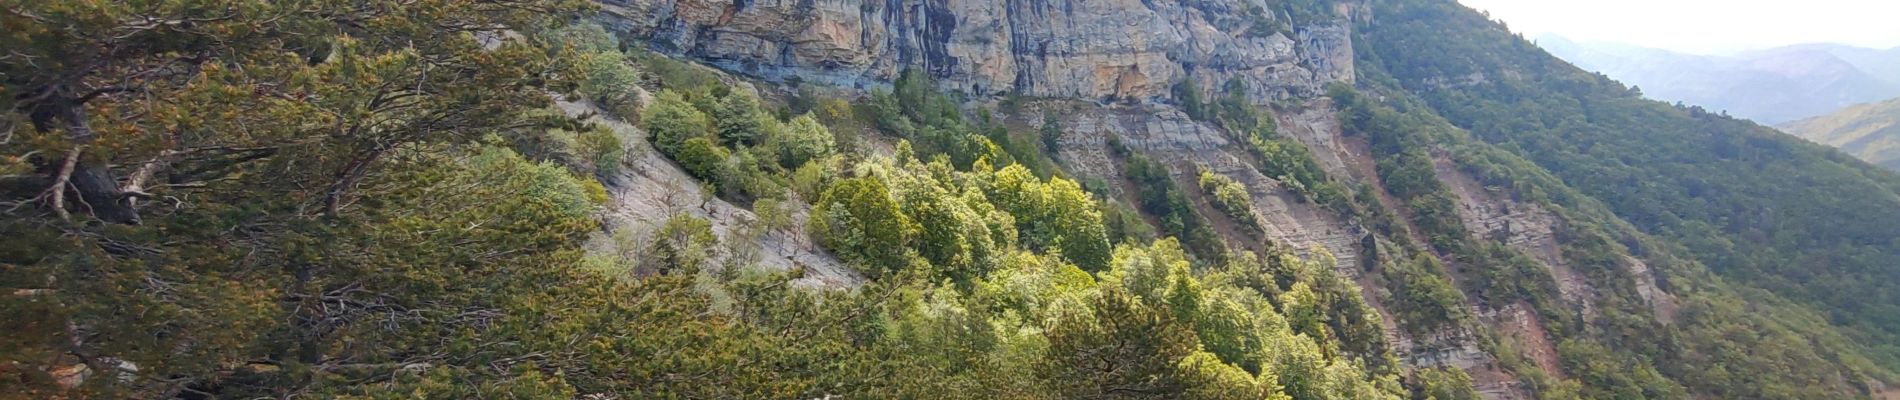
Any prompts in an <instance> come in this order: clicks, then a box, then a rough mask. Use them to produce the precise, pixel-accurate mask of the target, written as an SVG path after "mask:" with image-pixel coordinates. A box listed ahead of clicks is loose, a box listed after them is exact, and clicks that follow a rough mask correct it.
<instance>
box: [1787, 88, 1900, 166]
mask: <svg viewBox="0 0 1900 400" xmlns="http://www.w3.org/2000/svg"><path fill="white" fill-rule="evenodd" d="M1777 128H1779V129H1781V131H1782V132H1787V133H1788V134H1791V135H1795V136H1799V137H1801V138H1803V139H1807V140H1812V141H1814V142H1815V143H1820V144H1825V145H1829V146H1834V147H1837V148H1840V149H1841V151H1845V152H1847V154H1853V155H1854V156H1855V157H1860V159H1862V160H1867V162H1870V163H1874V164H1877V165H1880V166H1883V167H1887V168H1889V169H1895V170H1900V98H1896V99H1892V100H1887V101H1882V102H1877V103H1868V104H1861V105H1856V106H1853V107H1848V108H1845V109H1842V110H1840V111H1838V112H1835V113H1833V114H1828V115H1823V116H1819V117H1813V118H1808V119H1803V120H1800V121H1794V122H1789V123H1786V124H1781V125H1779V126H1777Z"/></svg>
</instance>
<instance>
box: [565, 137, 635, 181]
mask: <svg viewBox="0 0 1900 400" xmlns="http://www.w3.org/2000/svg"><path fill="white" fill-rule="evenodd" d="M574 145H575V147H576V149H575V151H576V152H577V153H579V155H580V156H581V157H583V158H586V159H587V162H588V163H591V164H593V166H594V171H595V173H600V174H605V173H611V172H613V171H615V170H618V169H619V168H620V163H621V162H623V161H625V159H626V157H627V147H626V145H625V144H624V143H621V141H620V136H619V135H616V134H614V131H613V129H609V128H606V127H594V129H588V130H585V131H581V132H580V133H579V134H576V135H575V136H574Z"/></svg>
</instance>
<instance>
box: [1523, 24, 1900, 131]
mask: <svg viewBox="0 0 1900 400" xmlns="http://www.w3.org/2000/svg"><path fill="white" fill-rule="evenodd" d="M1537 45H1538V46H1539V47H1543V48H1544V49H1545V50H1546V51H1549V52H1550V53H1551V54H1552V55H1555V56H1557V57H1559V58H1563V59H1564V60H1566V61H1569V62H1571V63H1573V64H1576V65H1577V66H1578V67H1582V68H1584V69H1587V70H1591V71H1596V72H1601V73H1603V74H1604V75H1608V76H1609V77H1610V78H1613V79H1616V80H1619V81H1623V82H1624V83H1626V84H1630V85H1633V86H1637V87H1640V88H1642V89H1643V92H1644V93H1645V95H1647V96H1648V97H1650V98H1654V99H1657V100H1663V101H1672V102H1673V101H1680V102H1683V103H1687V104H1691V105H1698V106H1702V107H1703V108H1707V109H1709V110H1711V111H1726V112H1728V113H1729V114H1730V115H1734V116H1738V117H1742V118H1748V119H1752V120H1756V121H1760V122H1762V123H1764V124H1779V123H1785V122H1789V121H1793V120H1797V119H1801V118H1807V117H1812V116H1818V115H1823V114H1827V113H1830V112H1834V111H1835V110H1839V109H1841V108H1843V107H1847V106H1850V105H1854V104H1861V103H1867V102H1873V101H1879V100H1883V99H1888V98H1893V97H1900V48H1895V49H1885V50H1879V49H1869V48H1862V47H1853V46H1847V45H1840V44H1802V45H1793V46H1786V47H1778V48H1773V49H1767V50H1757V51H1749V52H1743V53H1739V54H1735V55H1725V56H1708V55H1695V54H1685V53H1677V52H1673V51H1668V50H1662V49H1655V48H1647V47H1640V46H1633V45H1627V44H1620V43H1607V42H1576V41H1572V40H1569V39H1566V38H1564V37H1561V36H1556V35H1544V36H1541V37H1539V38H1537Z"/></svg>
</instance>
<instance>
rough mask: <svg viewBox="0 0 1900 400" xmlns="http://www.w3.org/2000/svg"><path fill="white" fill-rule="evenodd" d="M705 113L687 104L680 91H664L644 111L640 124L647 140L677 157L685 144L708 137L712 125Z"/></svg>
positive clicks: (663, 151) (665, 152) (642, 111)
mask: <svg viewBox="0 0 1900 400" xmlns="http://www.w3.org/2000/svg"><path fill="white" fill-rule="evenodd" d="M708 121H709V120H708V119H707V118H706V114H705V113H703V112H700V111H699V109H698V108H695V107H693V104H692V103H688V102H687V101H686V98H685V97H684V96H682V95H680V93H679V92H674V91H672V90H662V91H660V94H659V95H657V96H654V99H653V104H650V105H647V106H646V107H645V108H644V109H642V110H641V114H640V125H641V128H644V129H646V131H647V140H651V141H652V142H653V147H654V148H657V149H659V150H660V152H661V153H664V154H669V155H670V154H678V153H679V152H680V150H681V148H682V147H683V146H684V145H685V143H686V141H687V140H689V139H693V138H700V137H706V136H707V129H709V128H710V125H709V124H710V122H708Z"/></svg>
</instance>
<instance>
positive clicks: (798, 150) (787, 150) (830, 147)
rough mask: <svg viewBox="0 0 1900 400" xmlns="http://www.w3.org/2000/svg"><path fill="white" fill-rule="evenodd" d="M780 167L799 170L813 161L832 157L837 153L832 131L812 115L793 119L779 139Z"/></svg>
mask: <svg viewBox="0 0 1900 400" xmlns="http://www.w3.org/2000/svg"><path fill="white" fill-rule="evenodd" d="M778 141H779V143H778V146H779V159H778V161H779V165H780V166H783V167H785V168H798V167H800V166H802V165H805V163H806V162H810V161H811V160H817V159H822V158H825V157H829V156H831V154H832V153H834V152H836V151H837V145H836V143H835V139H833V138H832V136H831V130H830V129H826V128H825V126H824V125H823V124H819V123H818V120H817V119H815V118H812V116H811V114H806V115H800V116H798V117H796V118H792V121H791V123H790V124H788V125H786V127H785V131H784V133H783V134H782V135H779V137H778Z"/></svg>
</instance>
